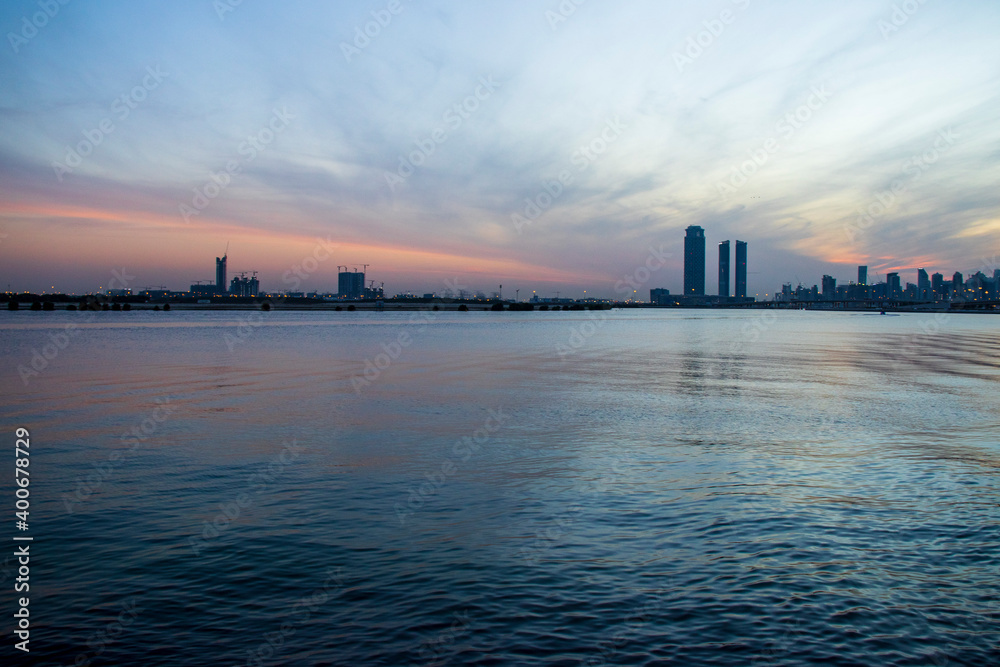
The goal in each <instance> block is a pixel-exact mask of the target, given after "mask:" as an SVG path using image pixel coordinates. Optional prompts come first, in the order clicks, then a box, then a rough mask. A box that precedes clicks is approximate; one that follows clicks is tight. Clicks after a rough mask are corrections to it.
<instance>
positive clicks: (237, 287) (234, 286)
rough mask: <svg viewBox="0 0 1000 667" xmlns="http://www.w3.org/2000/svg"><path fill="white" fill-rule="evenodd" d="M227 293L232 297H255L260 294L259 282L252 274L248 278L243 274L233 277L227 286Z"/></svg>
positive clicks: (255, 275)
mask: <svg viewBox="0 0 1000 667" xmlns="http://www.w3.org/2000/svg"><path fill="white" fill-rule="evenodd" d="M229 293H230V294H232V295H233V296H257V294H258V293H260V281H259V280H257V274H256V273H254V274H253V275H252V276H250V277H249V278H248V277H247V275H246V274H245V273H241V274H240V275H238V276H234V277H233V281H232V282H231V283H230V284H229Z"/></svg>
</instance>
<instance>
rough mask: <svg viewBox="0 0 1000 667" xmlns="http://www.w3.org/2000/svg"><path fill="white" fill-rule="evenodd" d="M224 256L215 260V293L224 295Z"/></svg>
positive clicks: (225, 286)
mask: <svg viewBox="0 0 1000 667" xmlns="http://www.w3.org/2000/svg"><path fill="white" fill-rule="evenodd" d="M226 288H227V285H226V255H223V256H222V257H216V258H215V293H216V294H225V293H226Z"/></svg>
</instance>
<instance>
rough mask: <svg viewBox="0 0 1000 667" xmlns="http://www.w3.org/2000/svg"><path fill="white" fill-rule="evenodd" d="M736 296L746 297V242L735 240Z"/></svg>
mask: <svg viewBox="0 0 1000 667" xmlns="http://www.w3.org/2000/svg"><path fill="white" fill-rule="evenodd" d="M736 296H737V297H739V298H740V299H745V298H746V297H747V242H746V241H737V242H736Z"/></svg>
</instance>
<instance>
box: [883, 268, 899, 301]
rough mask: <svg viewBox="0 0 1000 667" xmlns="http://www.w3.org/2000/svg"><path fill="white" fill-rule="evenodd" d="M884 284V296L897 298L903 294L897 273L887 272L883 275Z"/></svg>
mask: <svg viewBox="0 0 1000 667" xmlns="http://www.w3.org/2000/svg"><path fill="white" fill-rule="evenodd" d="M885 284H886V287H885V291H886V295H885V296H886V298H888V299H899V298H900V297H902V296H903V287H902V285H901V284H900V282H899V274H898V273H887V274H886V276H885Z"/></svg>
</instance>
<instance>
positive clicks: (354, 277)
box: [337, 271, 365, 299]
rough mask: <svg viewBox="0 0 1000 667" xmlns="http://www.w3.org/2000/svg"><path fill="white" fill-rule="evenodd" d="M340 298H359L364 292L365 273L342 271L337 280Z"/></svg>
mask: <svg viewBox="0 0 1000 667" xmlns="http://www.w3.org/2000/svg"><path fill="white" fill-rule="evenodd" d="M337 293H338V294H339V296H340V298H341V299H360V298H362V297H363V296H364V294H365V274H364V272H362V271H342V272H341V273H340V276H339V277H338V280H337Z"/></svg>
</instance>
